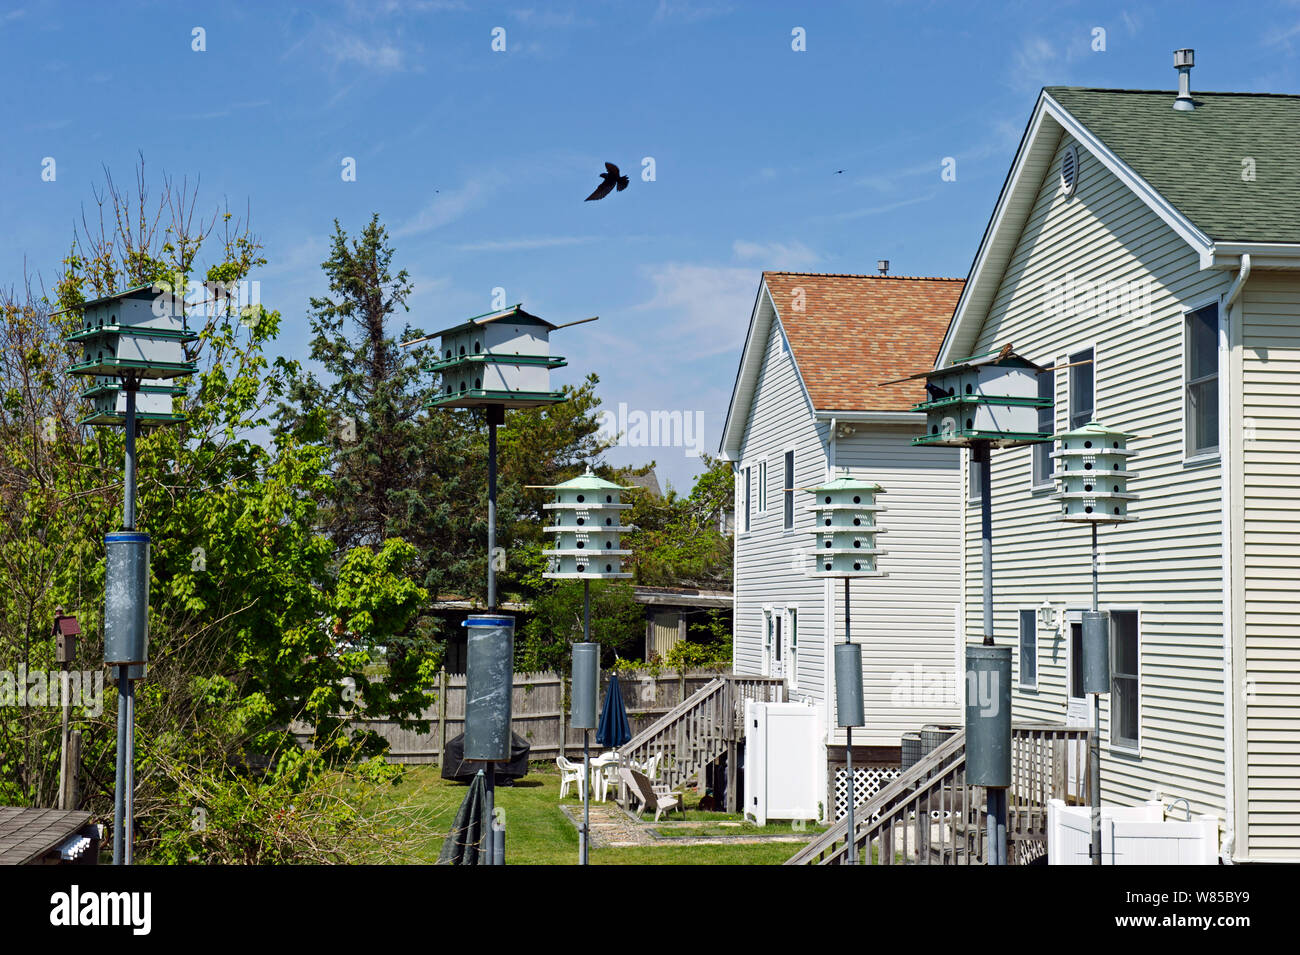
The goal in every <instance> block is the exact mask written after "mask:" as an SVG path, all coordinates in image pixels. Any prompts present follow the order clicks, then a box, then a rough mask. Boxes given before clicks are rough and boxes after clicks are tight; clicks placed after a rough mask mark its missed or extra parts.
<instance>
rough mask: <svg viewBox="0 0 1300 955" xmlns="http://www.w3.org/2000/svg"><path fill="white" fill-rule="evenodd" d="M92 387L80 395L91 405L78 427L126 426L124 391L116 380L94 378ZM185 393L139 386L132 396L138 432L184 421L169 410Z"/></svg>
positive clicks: (174, 387) (170, 386) (163, 388)
mask: <svg viewBox="0 0 1300 955" xmlns="http://www.w3.org/2000/svg"><path fill="white" fill-rule="evenodd" d="M94 382H95V383H94V385H92V386H91V387H90V388H87V389H86V390H85V391H83V392H82V393H81V397H82V398H85V399H86V400H87V401H88V402H90V407H91V413H90V414H89V415H87V416H86V417H85V418H82V419H81V421H80V422H78V423H79V424H88V425H120V424H124V423H125V422H126V390H125V389H124V388H123V387H122V384H121V382H119V381H118V380H117V379H116V378H110V377H108V376H106V375H96V376H95V379H94ZM183 394H185V389H184V388H181V387H179V386H173V385H140V386H139V387H138V389H137V390H136V395H135V415H136V421H137V422H139V426H140V427H141V428H148V427H150V426H151V425H152V426H156V425H160V424H174V423H175V422H178V421H184V420H185V416H184V415H178V414H176V413H175V412H174V409H173V407H172V400H173V398H174V397H175V396H176V395H183Z"/></svg>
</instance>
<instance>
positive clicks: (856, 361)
mask: <svg viewBox="0 0 1300 955" xmlns="http://www.w3.org/2000/svg"><path fill="white" fill-rule="evenodd" d="M763 281H764V282H765V283H766V284H767V288H768V291H769V292H771V294H772V301H773V302H774V303H775V305H776V311H777V314H778V315H779V316H780V317H781V326H782V328H784V329H785V335H786V338H787V339H788V340H789V342H790V348H791V350H792V351H793V352H794V359H795V363H796V364H797V365H798V366H799V372H800V374H801V375H802V376H803V380H804V385H805V386H806V387H807V388H808V394H809V397H811V398H812V403H813V407H814V408H816V409H817V410H818V411H849V410H852V411H908V410H911V407H912V405H914V404H916V403H917V402H919V401H924V400H925V384H924V382H922V381H908V382H903V383H902V384H898V385H891V386H889V387H887V388H879V387H877V385H878V384H879V383H880V382H882V381H891V380H893V379H895V378H902V377H904V376H906V375H913V374H916V373H917V372H919V371H925V370H927V369H929V368H933V367H934V356H935V355H936V354H938V352H939V346H940V344H941V343H942V341H943V336H944V333H945V332H946V331H947V330H948V322H949V320H950V319H951V318H952V313H953V309H955V308H956V307H957V299H958V298H960V297H961V290H962V287H963V286H964V285H965V284H966V283H965V280H963V279H943V278H910V277H907V276H895V275H888V276H882V275H827V274H819V273H811V272H764V273H763ZM795 289H802V290H803V292H802V297H803V303H802V304H803V309H802V311H799V310H796V303H795V298H796V292H795Z"/></svg>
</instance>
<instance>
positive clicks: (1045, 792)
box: [785, 723, 1090, 865]
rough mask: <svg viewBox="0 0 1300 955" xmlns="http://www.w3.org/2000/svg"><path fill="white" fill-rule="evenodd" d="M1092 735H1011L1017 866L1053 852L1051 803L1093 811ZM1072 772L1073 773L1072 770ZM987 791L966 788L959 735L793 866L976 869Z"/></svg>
mask: <svg viewBox="0 0 1300 955" xmlns="http://www.w3.org/2000/svg"><path fill="white" fill-rule="evenodd" d="M1089 732H1090V731H1089V730H1088V729H1087V728H1086V727H1067V726H1058V725H1056V724H1050V723H1018V724H1015V725H1013V726H1012V729H1011V780H1012V782H1011V788H1010V789H1009V790H1008V794H1007V795H1008V799H1007V854H1008V857H1009V858H1010V859H1011V861H1012V862H1014V863H1021V864H1023V863H1027V862H1032V861H1034V859H1036V858H1038V857H1040V856H1041V855H1042V854H1043V853H1044V852H1046V842H1047V800H1048V799H1051V798H1057V799H1064V800H1066V802H1074V803H1086V802H1087V801H1088V798H1089V793H1088V791H1087V781H1088V771H1087V766H1088V764H1087V760H1088V736H1089ZM1071 766H1073V771H1072V770H1071ZM983 807H984V789H982V788H981V787H978V786H968V785H967V784H966V734H965V733H957V734H956V735H954V736H951V737H949V738H948V739H947V740H945V741H944V742H943V743H942V744H940V745H939V746H938V747H937V748H935V749H934V750H932V751H931V752H929V753H927V754H926V755H925V756H924V757H922V758H921V760H919V761H918V762H917V763H916V764H915V765H914V766H912V767H910V768H909V769H908V770H907V771H906V772H904V773H903V774H902V775H901V776H899V777H898V778H897V779H895V780H893V781H892V782H890V783H888V784H887V785H885V786H883V787H881V789H880V790H879V791H878V792H877V793H876V794H875V795H874V796H873V797H872V798H870V799H868V800H866V801H865V802H863V803H861V804H860V805H859V806H858V807H857V808H856V809H855V810H854V830H855V831H854V833H853V838H852V840H851V841H850V839H849V835H848V832H847V829H848V826H847V822H846V820H845V819H839V820H837V821H836V822H834V823H833V824H832V825H831V826H830V827H829V828H828V829H827V830H826V831H825V832H823V833H821V834H819V835H818V837H817V838H816V839H814V840H813V841H812V842H810V843H809V844H808V845H806V846H805V847H804V848H802V849H800V850H799V852H797V853H796V854H795V855H794V856H792V857H791V858H790V859H789V860H787V861H786V863H785V864H786V865H843V864H844V863H845V862H847V861H848V859H849V854H850V853H851V852H855V853H857V861H858V862H859V863H860V864H868V865H918V864H919V865H971V864H972V863H975V864H979V863H982V862H983V861H984V858H985V848H986V847H985V833H984V827H983Z"/></svg>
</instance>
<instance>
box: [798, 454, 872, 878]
mask: <svg viewBox="0 0 1300 955" xmlns="http://www.w3.org/2000/svg"><path fill="white" fill-rule="evenodd" d="M805 490H808V491H810V492H811V493H813V494H815V495H816V501H815V503H813V504H812V505H811V506H810V507H808V508H807V510H809V511H811V512H813V514H814V517H815V521H814V525H813V528H812V533H813V535H814V537H815V540H816V544H817V546H816V549H815V553H814V554H813V570H812V572H811V574H810V576H814V577H842V578H844V642H843V643H840V644H836V646H835V713H836V722H837V723H838V724H839V725H840V726H841V727H843V728H844V741H845V747H844V754H845V755H844V769H845V783H846V789H847V792H846V794H845V795H846V803H847V805H846V809H845V813H844V827H845V828H844V831H845V841H846V848H847V851H846V853H845V856H844V864H845V865H856V864H857V862H858V850H857V843H856V835H857V827H856V824H855V821H854V811H855V809H856V806H857V786H856V780H855V779H854V778H853V728H854V727H855V726H865V725H866V716H865V706H864V701H863V693H862V647H861V646H859V645H858V644H856V643H854V642H853V632H852V626H851V609H850V601H849V581H850V579H852V578H854V577H883V576H885V575H884V574H883V573H882V572H881V571H880V570H878V569H877V560H876V559H877V557H879V556H880V555H881V554H882V553H884V552H883V551H881V550H880V549H879V548H877V547H876V535H877V534H879V533H880V532H881V530H880V528H879V527H878V526H877V523H876V515H877V514H878V513H879V512H881V511H883V510H884V508H883V507H881V506H880V505H879V504H877V503H876V495H878V494H883V493H884V489H883V488H881V486H880V485H879V484H872V483H870V482H867V481H859V480H855V479H853V478H851V477H841V478H836V479H835V480H833V481H830V482H829V483H827V484H824V485H822V486H821V487H816V488H806V489H805ZM868 851H870V848H869V847H868Z"/></svg>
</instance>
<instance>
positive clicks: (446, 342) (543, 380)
mask: <svg viewBox="0 0 1300 955" xmlns="http://www.w3.org/2000/svg"><path fill="white" fill-rule="evenodd" d="M558 327H560V326H558V325H553V324H551V323H550V322H548V321H546V320H545V319H542V318H538V317H537V316H536V315H531V314H529V313H528V312H526V311H524V309H523V307H522V306H520V305H515V306H512V307H511V308H508V309H504V310H502V311H498V312H488V313H487V314H485V315H478V316H475V317H474V318H471V319H469V320H468V321H466V322H463V323H462V324H460V325H454V326H452V327H451V328H447V329H444V330H443V331H441V332H438V333H437V337H438V338H439V346H438V355H439V357H438V359H437V361H435V362H433V363H432V364H431V365H430V366H429V370H430V371H435V372H438V373H439V374H440V375H441V376H442V384H441V386H440V388H439V394H438V396H437V397H436V398H434V399H432V400H431V401H430V402H429V407H430V408H478V407H483V406H486V405H500V406H502V407H506V408H530V407H534V406H537V405H546V404H553V403H555V402H557V401H563V400H564V394H563V392H559V391H552V390H551V369H552V368H562V367H563V366H564V365H565V361H564V359H563V358H559V357H557V356H554V355H552V354H551V344H550V336H551V332H553V331H554V330H555V329H556V328H558Z"/></svg>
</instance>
